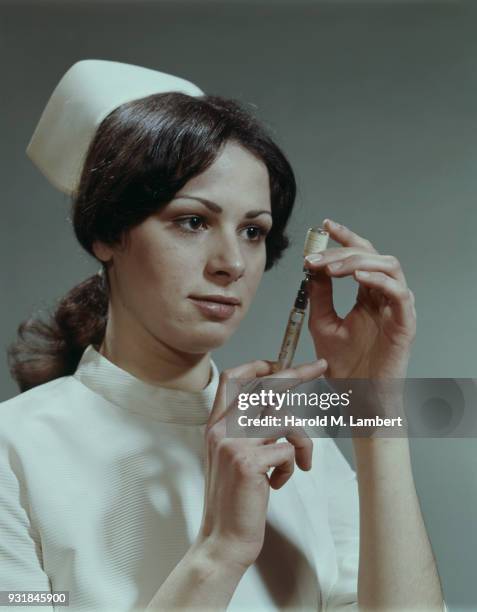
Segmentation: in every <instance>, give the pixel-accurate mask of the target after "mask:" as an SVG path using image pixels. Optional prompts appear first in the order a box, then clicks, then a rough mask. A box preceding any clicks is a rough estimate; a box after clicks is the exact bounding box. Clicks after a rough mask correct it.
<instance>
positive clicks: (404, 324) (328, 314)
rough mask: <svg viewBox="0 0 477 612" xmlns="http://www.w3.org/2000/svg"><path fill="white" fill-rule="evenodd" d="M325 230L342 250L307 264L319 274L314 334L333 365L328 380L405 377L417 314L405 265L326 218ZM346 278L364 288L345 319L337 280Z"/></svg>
mask: <svg viewBox="0 0 477 612" xmlns="http://www.w3.org/2000/svg"><path fill="white" fill-rule="evenodd" d="M323 227H324V229H326V231H328V232H329V234H330V237H331V238H333V240H335V241H336V242H338V243H340V244H341V245H342V247H340V248H329V249H326V250H325V251H323V252H322V253H321V255H322V259H321V260H320V261H317V262H316V263H309V262H308V261H307V260H305V266H306V267H307V268H308V269H309V270H310V271H311V272H313V274H314V276H313V279H312V280H311V281H310V282H309V284H308V291H309V296H310V315H309V319H308V329H309V330H310V333H311V335H312V338H313V342H314V345H315V351H316V356H317V358H322V357H324V358H325V359H326V360H327V361H328V370H327V372H326V376H327V377H328V378H404V377H405V376H406V371H407V365H408V361H409V356H410V350H411V344H412V342H413V340H414V338H415V335H416V310H415V308H414V295H413V293H412V291H411V290H410V289H409V288H408V287H407V284H406V279H405V277H404V273H403V271H402V269H401V265H400V263H399V261H398V260H397V259H396V258H395V257H393V256H390V255H381V254H380V253H378V252H377V251H376V249H375V248H374V247H373V245H372V244H371V242H369V240H366V239H365V238H362V237H361V236H358V234H355V233H354V232H352V231H351V230H350V229H348V228H346V227H344V226H342V225H339V224H337V223H334V222H332V221H329V220H328V219H326V220H325V221H324V223H323ZM332 264H334V266H333V265H332ZM362 272H365V274H362ZM345 276H353V278H354V279H355V280H356V281H357V282H358V283H359V288H358V293H357V296H356V303H355V304H354V306H353V308H352V309H351V310H350V312H348V314H347V315H346V317H344V318H341V317H339V316H338V315H337V313H336V311H335V309H334V306H333V287H332V278H342V277H345Z"/></svg>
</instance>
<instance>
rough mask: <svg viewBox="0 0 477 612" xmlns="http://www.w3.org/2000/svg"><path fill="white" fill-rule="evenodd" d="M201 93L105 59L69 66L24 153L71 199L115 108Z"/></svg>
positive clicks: (171, 78)
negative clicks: (92, 146) (164, 96)
mask: <svg viewBox="0 0 477 612" xmlns="http://www.w3.org/2000/svg"><path fill="white" fill-rule="evenodd" d="M172 91H174V92H180V93H184V94H188V95H189V96H201V95H203V92H202V91H201V90H200V89H199V88H198V87H197V86H196V85H194V84H193V83H190V82H189V81H186V80H185V79H181V78H180V77H176V76H173V75H171V74H166V73H164V72H158V71H157V70H150V69H149V68H142V67H140V66H133V65H131V64H122V63H119V62H109V61H105V60H83V61H80V62H77V63H76V64H73V66H72V67H71V68H70V69H69V70H68V71H67V72H66V74H65V75H64V76H63V78H62V79H61V80H60V82H59V83H58V85H57V86H56V88H55V90H54V91H53V93H52V95H51V97H50V99H49V101H48V103H47V105H46V107H45V110H44V111H43V114H42V116H41V118H40V121H39V122H38V125H37V127H36V129H35V132H34V134H33V136H32V139H31V141H30V143H29V145H28V147H27V149H26V152H27V155H28V157H29V158H30V159H31V160H32V162H33V163H34V164H35V165H36V166H37V167H38V168H39V169H40V170H41V172H42V173H43V174H44V175H45V176H46V178H47V179H48V180H49V181H50V183H52V185H53V186H54V187H56V188H57V189H59V190H60V191H63V192H64V193H66V194H68V195H71V194H72V193H73V192H74V191H75V189H76V187H77V186H78V182H79V179H80V176H81V170H82V167H83V163H84V159H85V156H86V153H87V151H88V148H89V145H90V143H91V141H92V140H93V137H94V135H95V133H96V130H97V128H98V126H99V124H100V123H101V121H102V120H103V119H104V118H105V117H106V116H107V115H108V114H109V113H110V112H111V111H113V110H114V109H115V108H117V107H118V106H121V104H124V103H126V102H130V101H131V100H137V99H139V98H143V97H145V96H149V95H151V94H155V93H166V92H172Z"/></svg>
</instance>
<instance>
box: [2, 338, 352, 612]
mask: <svg viewBox="0 0 477 612" xmlns="http://www.w3.org/2000/svg"><path fill="white" fill-rule="evenodd" d="M218 379H219V372H218V369H217V366H216V364H215V363H214V362H212V378H211V381H210V382H209V384H208V385H207V387H205V389H203V390H202V391H200V392H196V393H193V392H185V391H178V390H172V389H166V388H164V387H157V386H153V385H150V384H147V383H145V382H143V381H141V380H139V379H137V378H136V377H134V376H133V375H131V374H129V373H128V372H125V371H124V370H122V369H120V368H118V367H117V366H116V365H114V364H113V363H111V362H110V361H109V360H107V359H106V358H105V357H103V356H102V355H101V354H100V353H98V352H97V351H96V350H95V349H94V348H93V346H89V347H88V348H87V349H86V350H85V352H84V354H83V356H82V359H81V362H80V364H79V366H78V369H77V370H76V372H75V374H74V375H73V376H65V377H62V378H58V379H56V380H53V381H51V382H49V383H46V384H43V385H40V386H38V387H35V388H33V389H31V390H30V391H27V392H25V393H22V394H20V395H18V396H16V397H14V398H13V399H10V400H8V401H6V402H3V403H2V404H0V452H1V454H0V590H3V591H5V590H23V591H31V590H42V591H69V602H70V604H69V608H65V607H60V606H58V607H56V606H50V607H41V608H32V609H36V610H52V609H53V608H55V609H57V610H65V612H66V610H68V609H70V610H76V609H78V610H98V611H99V610H101V611H102V612H107V611H109V610H110V611H113V610H114V611H120V610H135V609H144V608H145V607H146V606H147V604H148V603H149V602H150V600H151V599H152V597H153V595H154V593H155V592H156V591H157V589H158V588H159V587H160V585H161V584H162V582H163V581H164V580H165V579H166V578H167V576H168V575H169V573H170V572H171V570H172V569H173V568H174V566H175V565H176V564H177V563H178V562H179V561H180V559H181V558H182V557H183V556H184V554H185V552H186V551H187V549H188V548H189V547H190V545H191V543H192V541H193V540H194V539H195V537H196V535H197V532H198V529H199V526H200V521H201V517H202V507H203V489H204V474H203V434H204V424H205V422H206V420H207V417H208V414H209V411H210V409H211V407H212V404H213V401H214V398H215V393H216V390H217V385H218ZM358 527H359V506H358V492H357V482H356V476H355V473H354V472H353V470H352V469H351V468H350V467H349V465H348V463H347V462H346V460H345V459H344V457H343V456H342V454H341V453H340V451H339V449H338V448H337V447H336V445H335V443H334V441H333V440H331V439H328V438H316V439H315V440H314V451H313V468H312V470H311V471H310V472H303V471H301V470H299V469H298V468H296V469H295V471H294V474H293V476H292V478H291V479H290V480H289V481H288V482H287V483H286V484H285V486H284V487H282V489H280V490H278V491H274V490H272V491H271V494H270V503H269V511H268V517H267V531H266V537H265V544H264V548H263V550H262V553H261V555H260V557H259V559H258V561H257V562H256V563H255V564H254V565H253V566H252V567H250V568H249V570H248V571H247V572H246V573H245V575H244V576H243V578H242V580H241V581H240V583H239V585H238V587H237V589H236V591H235V593H234V595H233V597H232V600H231V602H230V605H229V608H228V609H229V610H231V611H234V610H248V611H254V612H258V611H260V610H286V609H291V610H328V609H331V610H337V609H344V610H349V609H357V603H356V601H357V573H358V551H359V547H358Z"/></svg>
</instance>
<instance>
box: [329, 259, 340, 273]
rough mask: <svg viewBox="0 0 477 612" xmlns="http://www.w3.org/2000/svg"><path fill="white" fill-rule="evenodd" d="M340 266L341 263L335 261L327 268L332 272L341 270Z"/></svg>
mask: <svg viewBox="0 0 477 612" xmlns="http://www.w3.org/2000/svg"><path fill="white" fill-rule="evenodd" d="M342 265H343V264H342V262H341V261H335V263H332V264H329V265H328V268H329V269H330V270H333V271H334V270H339V269H340V268H341V266H342Z"/></svg>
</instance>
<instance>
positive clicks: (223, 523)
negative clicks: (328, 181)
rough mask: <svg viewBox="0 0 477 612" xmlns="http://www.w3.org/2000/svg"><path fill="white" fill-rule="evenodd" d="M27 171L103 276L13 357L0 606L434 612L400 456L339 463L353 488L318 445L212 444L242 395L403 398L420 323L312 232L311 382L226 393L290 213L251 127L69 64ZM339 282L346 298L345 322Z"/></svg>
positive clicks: (244, 118) (158, 85)
mask: <svg viewBox="0 0 477 612" xmlns="http://www.w3.org/2000/svg"><path fill="white" fill-rule="evenodd" d="M28 154H29V156H30V158H31V159H32V160H33V162H34V163H35V164H36V165H37V166H38V167H39V168H40V170H41V171H42V172H43V173H44V174H45V176H46V177H47V178H48V179H49V180H50V181H51V182H52V184H53V185H55V186H56V187H57V188H59V189H60V190H61V191H63V192H64V193H67V194H68V195H71V196H72V198H73V215H72V220H73V227H74V231H75V235H76V237H77V239H78V241H79V242H80V244H81V246H82V247H83V248H84V249H85V250H86V251H87V252H88V253H89V254H90V255H92V256H93V257H95V258H96V259H97V260H98V262H100V263H101V271H100V273H98V274H96V275H94V276H92V277H91V278H89V279H87V280H86V281H84V282H83V283H81V284H80V285H78V286H76V287H74V288H73V289H72V291H71V292H70V293H69V294H68V295H67V296H65V298H63V299H62V300H61V301H60V303H59V304H58V307H57V309H56V311H55V313H54V314H53V316H52V318H51V320H50V321H49V322H48V323H47V324H43V323H41V322H39V321H35V320H30V321H28V322H26V323H25V324H23V326H21V328H20V337H19V340H18V342H17V343H16V344H15V345H13V346H12V347H11V349H10V352H9V357H10V367H11V372H12V375H13V376H14V378H15V379H16V380H17V382H18V384H19V387H20V389H21V390H22V391H23V393H21V394H20V395H19V396H17V397H15V398H13V399H12V400H9V401H7V402H4V403H3V404H2V405H1V407H0V410H1V416H2V419H1V423H2V424H1V426H0V436H1V446H0V448H1V449H2V453H3V454H2V456H1V457H0V554H1V556H2V563H1V565H0V589H1V590H7V589H9V590H31V591H32V590H41V591H45V592H49V593H55V592H59V591H66V592H68V595H69V602H70V608H72V609H74V608H75V607H78V608H82V609H91V610H133V609H145V608H147V609H150V610H170V609H174V608H178V609H191V610H195V609H225V608H226V607H228V609H230V610H234V609H235V610H242V609H243V610H245V609H248V610H250V609H253V610H274V609H287V608H288V609H297V610H318V609H334V610H338V609H350V608H357V606H358V604H359V606H360V608H361V607H362V608H363V609H368V608H370V609H379V610H387V609H419V608H425V609H428V610H430V609H435V610H441V609H442V607H443V600H442V592H441V587H440V583H439V577H438V573H437V569H436V564H435V560H434V558H433V554H432V549H431V546H430V543H429V539H428V536H427V533H426V530H425V526H424V523H423V521H422V516H421V512H420V508H419V503H418V499H417V496H416V492H415V488H414V482H413V478H412V472H411V465H410V458H409V447H408V442H407V440H406V439H394V440H387V439H365V438H356V439H354V440H353V444H354V451H355V457H356V465H357V473H356V474H355V473H354V472H353V471H352V470H351V469H350V468H349V466H348V464H347V463H346V461H345V460H344V458H343V457H342V456H341V454H340V453H339V451H338V449H337V447H336V446H335V444H334V442H333V441H332V440H331V439H325V438H321V439H319V440H316V441H315V444H314V445H313V444H312V442H311V440H310V439H309V438H307V437H299V436H296V435H293V434H289V435H287V437H286V439H284V440H283V439H281V441H278V440H279V438H280V436H279V435H278V434H277V435H276V436H274V437H263V438H254V439H231V438H227V436H226V432H225V415H226V413H227V410H228V409H229V406H228V405H227V402H226V388H227V383H228V382H229V381H230V380H231V379H233V378H236V377H247V378H250V377H251V378H255V377H267V376H270V377H271V376H273V377H274V378H277V377H282V378H284V379H287V378H294V379H297V378H298V379H301V380H302V381H311V380H313V379H315V378H317V377H319V376H321V375H323V374H324V375H326V376H330V377H335V378H387V377H391V378H393V377H396V378H400V377H404V376H405V375H406V370H407V363H408V359H409V354H410V348H411V344H412V341H413V339H414V336H415V330H416V314H415V309H414V299H413V295H412V292H411V291H410V290H409V289H408V287H407V285H406V280H405V277H404V274H403V272H402V270H401V267H400V265H399V262H398V261H397V260H396V259H395V258H394V257H392V256H387V255H382V254H380V253H378V252H377V251H376V249H375V248H374V247H373V245H372V244H371V243H370V242H369V241H368V240H367V239H365V238H363V237H361V236H359V235H357V234H356V233H355V232H353V231H352V230H350V229H348V228H346V227H344V226H342V225H339V224H337V223H335V222H333V221H331V220H326V221H325V222H324V227H325V229H326V230H327V231H329V232H330V235H331V237H332V238H333V239H334V240H335V241H336V242H337V243H339V244H340V245H341V247H340V248H334V249H333V248H330V249H327V250H326V251H325V252H324V253H323V254H322V257H321V259H317V258H316V257H315V258H314V259H310V260H309V261H307V262H306V265H307V266H309V267H310V269H311V270H312V271H313V272H314V280H313V281H312V283H311V294H310V318H309V331H310V333H311V335H312V338H313V341H314V343H315V348H316V356H317V360H316V361H314V362H312V363H311V364H304V365H300V366H297V367H294V368H290V369H288V370H283V371H281V372H277V373H273V365H274V364H273V362H272V361H267V360H257V361H253V362H251V363H246V364H242V365H240V366H237V367H235V368H231V369H229V370H226V371H224V372H222V374H220V375H219V372H218V369H217V366H216V364H215V363H214V361H213V360H212V359H211V351H212V350H214V349H215V348H217V347H220V346H222V345H223V344H224V343H225V342H227V341H228V339H229V338H230V337H231V336H232V334H233V333H234V332H235V331H236V330H237V329H238V327H239V325H240V322H241V321H242V320H243V318H244V317H245V315H246V313H247V311H248V309H249V307H250V304H251V302H252V300H253V297H254V295H255V292H256V290H257V288H258V285H259V283H260V280H261V278H262V275H263V272H264V271H266V270H269V269H270V268H272V267H273V265H274V264H275V263H276V262H277V261H278V259H279V258H280V257H281V255H282V253H283V251H284V250H285V249H286V247H287V246H288V240H287V237H286V233H285V229H286V225H287V222H288V220H289V217H290V214H291V212H292V208H293V204H294V199H295V180H294V175H293V171H292V169H291V167H290V165H289V163H288V161H287V160H286V158H285V156H284V155H283V153H282V152H281V151H280V149H279V148H278V147H277V146H276V145H275V144H274V142H273V141H272V140H271V139H270V137H269V136H268V135H267V133H266V132H265V131H264V129H263V128H262V127H261V126H260V125H259V124H258V123H257V121H256V120H255V119H254V118H253V117H252V116H251V114H250V113H249V111H248V110H246V109H245V108H244V107H242V106H240V105H239V104H237V103H235V102H233V101H231V100H228V99H224V98H221V97H217V96H206V95H204V94H203V92H202V91H201V90H200V89H199V88H197V87H196V86H195V85H193V84H192V83H189V82H188V81H185V80H183V79H179V78H178V77H174V76H171V75H166V74H164V73H160V72H157V71H151V70H148V69H145V68H140V67H137V66H130V65H126V64H119V63H115V62H104V61H96V60H89V61H83V62H79V63H77V64H75V65H74V66H73V67H72V68H71V69H70V70H69V71H68V72H67V73H66V74H65V76H64V77H63V78H62V80H61V81H60V83H59V85H58V86H57V88H56V89H55V91H54V93H53V95H52V97H51V99H50V101H49V102H48V105H47V107H46V108H45V111H44V113H43V115H42V117H41V119H40V122H39V124H38V127H37V129H36V131H35V133H34V135H33V138H32V141H31V143H30V145H29V147H28ZM345 276H352V277H353V278H354V279H355V280H356V281H357V282H358V283H359V289H358V296H357V301H356V305H355V306H354V308H353V309H352V310H351V312H350V313H349V314H348V315H347V316H346V317H345V318H344V319H342V318H340V317H338V315H337V314H336V312H335V310H334V307H333V300H332V278H333V277H334V278H338V277H345ZM295 465H296V466H297V467H298V468H299V469H297V470H295V469H294V468H295ZM271 489H273V490H274V491H271ZM402 533H405V534H406V538H405V539H403V538H402V537H400V535H399V534H402ZM416 576H419V580H418V581H417V580H416V579H415V577H416ZM52 605H53V604H52Z"/></svg>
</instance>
